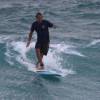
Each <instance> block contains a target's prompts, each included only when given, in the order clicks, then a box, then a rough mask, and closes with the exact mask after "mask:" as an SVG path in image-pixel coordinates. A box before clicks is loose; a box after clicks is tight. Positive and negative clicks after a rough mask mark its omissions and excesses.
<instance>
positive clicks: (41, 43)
mask: <svg viewBox="0 0 100 100" xmlns="http://www.w3.org/2000/svg"><path fill="white" fill-rule="evenodd" d="M53 26H54V25H53V24H52V23H51V22H49V21H47V20H44V19H43V15H42V14H41V13H40V12H39V13H37V14H36V21H35V22H33V24H32V26H31V30H30V33H29V38H28V42H27V45H26V47H28V46H29V45H30V41H31V38H32V33H33V32H34V31H36V32H37V42H36V45H35V51H36V55H37V59H38V62H37V66H36V67H37V69H39V70H41V69H44V63H43V56H44V55H47V53H48V49H49V43H50V40H49V28H50V27H53Z"/></svg>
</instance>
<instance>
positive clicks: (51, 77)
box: [39, 75, 61, 82]
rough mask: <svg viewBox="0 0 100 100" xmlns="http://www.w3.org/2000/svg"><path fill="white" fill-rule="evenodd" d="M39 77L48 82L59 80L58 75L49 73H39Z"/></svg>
mask: <svg viewBox="0 0 100 100" xmlns="http://www.w3.org/2000/svg"><path fill="white" fill-rule="evenodd" d="M39 76H40V77H41V78H43V79H45V80H48V81H50V82H60V81H61V80H60V76H50V75H39Z"/></svg>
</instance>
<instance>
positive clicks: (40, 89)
mask: <svg viewBox="0 0 100 100" xmlns="http://www.w3.org/2000/svg"><path fill="white" fill-rule="evenodd" d="M38 11H41V12H42V13H43V14H44V16H45V19H48V20H50V21H51V22H53V23H54V24H55V25H56V26H57V28H56V29H50V39H51V43H50V49H49V53H48V55H47V56H46V57H44V62H45V67H46V68H47V69H48V68H50V69H55V70H57V71H59V73H60V74H61V75H62V77H42V76H38V75H36V74H35V73H34V72H33V68H34V67H35V64H36V61H37V59H36V55H35V50H34V45H35V42H36V33H34V34H33V38H32V42H31V44H30V47H29V48H26V43H27V37H28V32H29V30H30V27H31V24H32V22H33V21H34V20H35V17H34V16H35V14H36V13H37V12H38ZM0 100H100V1H99V0H0Z"/></svg>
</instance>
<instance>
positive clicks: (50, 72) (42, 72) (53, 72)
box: [33, 68, 61, 76]
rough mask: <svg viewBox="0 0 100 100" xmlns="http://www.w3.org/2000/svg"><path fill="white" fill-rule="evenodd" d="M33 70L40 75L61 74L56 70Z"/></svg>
mask: <svg viewBox="0 0 100 100" xmlns="http://www.w3.org/2000/svg"><path fill="white" fill-rule="evenodd" d="M33 72H34V73H36V74H38V75H42V76H61V74H59V73H57V71H54V70H50V69H49V70H37V69H36V68H35V69H33Z"/></svg>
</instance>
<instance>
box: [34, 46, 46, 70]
mask: <svg viewBox="0 0 100 100" xmlns="http://www.w3.org/2000/svg"><path fill="white" fill-rule="evenodd" d="M35 50H36V55H37V59H38V63H40V66H37V67H38V68H39V69H43V68H44V66H43V61H42V60H43V54H42V53H41V52H40V48H36V49H35Z"/></svg>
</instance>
